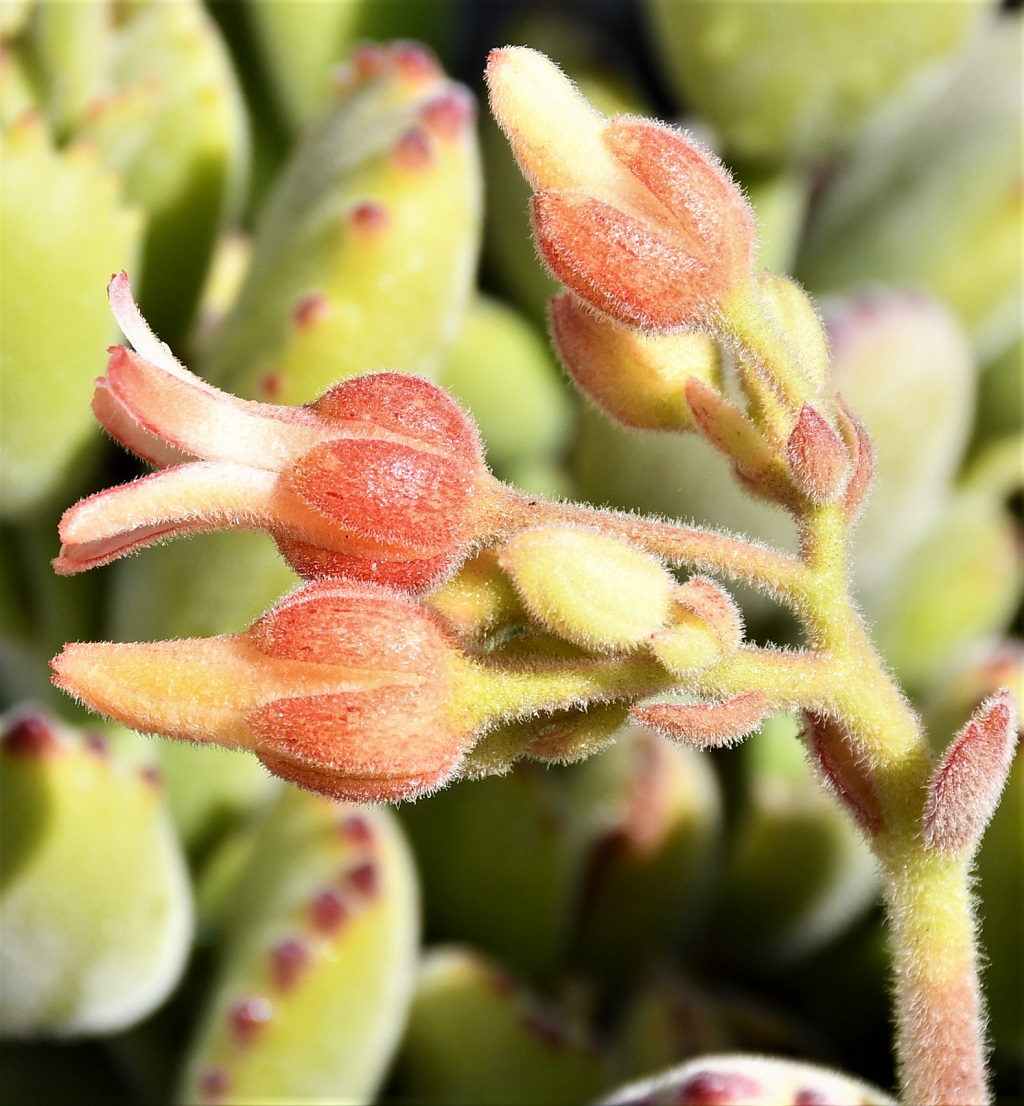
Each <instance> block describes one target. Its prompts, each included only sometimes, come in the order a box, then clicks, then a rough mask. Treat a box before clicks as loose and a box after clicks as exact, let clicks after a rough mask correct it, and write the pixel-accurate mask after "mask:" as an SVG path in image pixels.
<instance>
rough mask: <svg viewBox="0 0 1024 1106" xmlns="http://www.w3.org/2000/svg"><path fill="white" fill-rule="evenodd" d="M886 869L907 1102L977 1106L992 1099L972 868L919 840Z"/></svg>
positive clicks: (899, 1050)
mask: <svg viewBox="0 0 1024 1106" xmlns="http://www.w3.org/2000/svg"><path fill="white" fill-rule="evenodd" d="M884 863H885V868H886V871H885V876H886V883H885V899H886V906H887V909H888V915H889V924H890V927H891V928H890V939H891V943H892V947H893V954H894V988H895V1003H896V1059H897V1066H898V1070H899V1078H900V1086H901V1092H902V1095H901V1096H902V1099H903V1101H904V1102H907V1103H914V1104H915V1106H916V1104H921V1106H931V1104H943V1106H947V1104H949V1106H957V1104H964V1106H967V1104H972V1106H980V1104H984V1103H986V1102H988V1101H989V1094H988V1089H987V1087H986V1079H985V1049H984V1041H983V1038H982V1032H981V1029H982V1025H983V1023H984V1016H983V1010H982V998H981V989H980V986H979V981H978V964H977V953H976V951H975V941H976V932H975V930H976V926H975V922H974V911H973V904H972V902H971V894H970V891H969V882H970V871H969V868H970V863H969V861H968V860H967V859H965V858H964V857H963V856H962V855H958V854H950V853H942V852H938V851H933V850H925V849H924V848H923V847H922V846H921V845H920V843H919V841H917V842H914V843H912V847H910V848H908V849H904V850H900V851H896V850H893V852H892V854H891V855H889V856H887V857H885V860H884Z"/></svg>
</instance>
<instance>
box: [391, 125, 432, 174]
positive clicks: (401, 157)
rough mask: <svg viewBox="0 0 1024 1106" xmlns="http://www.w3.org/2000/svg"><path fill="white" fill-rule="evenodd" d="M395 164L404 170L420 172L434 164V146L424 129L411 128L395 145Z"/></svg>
mask: <svg viewBox="0 0 1024 1106" xmlns="http://www.w3.org/2000/svg"><path fill="white" fill-rule="evenodd" d="M394 158H395V163H396V164H397V165H398V166H399V167H400V168H402V169H408V170H410V171H412V172H418V171H419V170H421V169H429V168H430V166H431V165H433V164H434V146H433V143H432V142H431V140H430V135H429V134H428V133H427V132H426V131H425V130H424V129H423V128H422V127H410V128H409V129H408V130H407V131H406V132H405V134H403V135H402V136H401V138H399V140H398V141H397V142H396V143H395V148H394Z"/></svg>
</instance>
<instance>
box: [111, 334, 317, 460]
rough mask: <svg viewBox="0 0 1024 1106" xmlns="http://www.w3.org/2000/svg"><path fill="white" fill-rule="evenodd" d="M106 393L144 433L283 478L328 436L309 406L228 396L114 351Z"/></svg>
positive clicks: (194, 379) (205, 457)
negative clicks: (285, 470)
mask: <svg viewBox="0 0 1024 1106" xmlns="http://www.w3.org/2000/svg"><path fill="white" fill-rule="evenodd" d="M105 380H106V386H107V387H108V388H109V389H110V391H111V393H112V394H113V396H114V397H116V399H117V401H118V402H119V403H120V405H121V406H122V407H123V408H124V410H125V411H126V412H127V413H128V414H129V415H130V416H131V417H132V418H133V419H135V420H136V422H138V424H139V425H140V426H141V428H142V429H143V430H144V431H148V432H149V433H150V434H151V435H153V436H156V437H158V438H162V439H163V440H164V441H166V442H168V443H169V444H170V445H172V446H174V447H176V448H177V449H179V450H181V451H182V452H184V453H187V454H191V455H192V456H195V457H200V458H202V459H203V460H206V461H219V462H225V463H228V464H240V465H248V466H250V467H252V468H260V469H268V470H271V471H275V472H276V471H280V470H281V469H282V468H285V467H287V466H288V465H289V464H291V463H292V462H293V461H294V460H296V459H297V458H298V457H300V456H301V455H302V454H304V453H307V452H308V451H309V450H310V449H312V448H313V446H315V445H316V444H317V443H319V442H321V441H323V440H324V439H325V438H327V437H329V436H331V432H330V430H329V429H328V427H327V426H326V425H325V423H324V421H323V420H322V419H320V418H318V417H317V415H315V414H314V413H313V412H312V411H310V410H309V409H307V408H304V407H279V406H277V405H274V404H269V403H255V402H251V401H247V400H243V399H238V398H236V397H235V396H232V395H228V393H227V392H222V391H220V390H218V389H216V388H211V387H210V386H209V385H207V384H204V383H203V382H202V381H201V380H199V378H198V377H191V376H189V377H183V376H180V375H176V374H171V373H168V372H165V371H163V369H162V368H160V367H158V366H156V365H154V364H152V363H150V362H149V361H147V360H145V359H143V358H141V357H139V356H137V355H135V354H133V353H130V352H129V351H128V350H126V349H124V347H123V346H118V347H115V349H114V350H112V351H111V356H110V363H109V364H108V366H107V375H106V377H105Z"/></svg>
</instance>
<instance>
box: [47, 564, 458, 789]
mask: <svg viewBox="0 0 1024 1106" xmlns="http://www.w3.org/2000/svg"><path fill="white" fill-rule="evenodd" d="M463 664H464V662H463V658H462V654H461V653H460V652H459V651H458V649H457V648H456V647H455V646H454V644H453V643H452V641H451V639H450V638H449V636H448V634H447V632H446V631H445V630H443V629H442V627H441V626H440V624H439V622H438V621H437V620H436V619H435V618H433V617H432V616H431V615H430V614H429V613H428V612H427V611H426V610H425V609H424V608H423V607H422V606H421V605H419V604H417V603H416V602H414V601H413V600H411V599H409V598H407V597H406V596H403V595H401V594H400V593H398V592H395V591H393V590H390V589H387V588H383V587H380V586H377V585H374V584H364V583H355V582H346V581H339V580H322V581H315V582H312V583H308V584H305V585H304V586H303V587H301V588H299V589H298V590H297V591H295V592H293V593H292V594H291V595H289V596H287V597H286V598H285V599H283V600H281V601H280V602H279V603H278V604H276V605H275V606H274V607H272V608H271V609H270V610H269V611H268V612H267V613H266V614H264V615H263V616H261V617H260V618H259V619H257V620H256V621H255V622H254V623H253V624H252V626H250V627H249V629H248V630H246V631H244V632H243V633H240V634H232V635H221V636H218V637H212V638H196V639H191V640H182V641H165V642H156V643H145V644H143V643H132V644H119V643H111V642H100V643H76V644H69V645H67V646H66V647H65V649H64V652H62V653H61V654H59V655H58V656H57V657H56V658H54V660H53V662H52V667H53V669H54V673H55V674H54V677H53V682H54V683H55V684H56V685H57V686H58V687H59V688H61V689H62V690H63V691H66V692H68V693H69V694H71V695H73V696H75V697H76V698H78V699H80V700H82V701H83V702H84V703H86V704H87V705H88V706H89V707H91V708H92V709H94V710H97V711H100V712H102V713H104V714H108V715H110V716H111V717H113V718H116V719H117V720H118V721H120V722H123V723H124V724H126V725H128V726H131V727H132V728H134V729H138V730H142V731H145V732H149V733H158V734H163V735H165V736H168V737H172V738H178V739H181V740H188V741H198V742H206V743H212V744H217V745H224V746H227V747H229V748H242V749H248V750H249V751H251V752H253V753H255V755H256V756H257V757H259V759H260V760H261V761H262V762H263V763H264V764H265V765H266V767H267V768H269V769H270V771H271V772H273V773H274V774H275V775H277V776H280V777H281V778H282V779H285V780H288V781H290V782H292V783H295V784H298V785H299V786H300V787H304V788H307V789H308V790H311V791H315V792H318V793H320V794H323V795H327V796H330V797H331V798H335V799H347V800H353V801H359V802H363V801H368V802H384V801H395V800H399V799H406V798H412V797H415V796H417V795H421V794H424V793H426V792H428V791H432V790H434V789H435V788H437V787H438V786H440V785H441V784H443V783H444V782H445V781H446V780H447V779H448V778H449V777H450V776H451V775H452V774H453V773H455V772H456V771H457V769H458V766H459V764H460V762H461V760H462V758H463V756H464V754H465V752H466V751H467V750H468V749H469V748H470V747H471V746H472V744H473V742H474V741H475V729H474V726H472V725H470V724H468V723H467V722H466V721H465V720H464V718H462V717H460V716H459V714H458V712H457V710H456V709H455V708H453V707H452V706H451V705H450V700H451V698H452V692H453V688H454V686H455V684H456V683H457V682H458V680H459V676H460V674H461V672H462V669H463Z"/></svg>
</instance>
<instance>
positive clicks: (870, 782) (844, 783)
mask: <svg viewBox="0 0 1024 1106" xmlns="http://www.w3.org/2000/svg"><path fill="white" fill-rule="evenodd" d="M804 719H805V721H806V729H805V731H804V741H805V743H806V745H807V749H808V752H809V753H810V754H811V757H812V758H813V761H814V762H815V763H816V764H817V766H818V768H819V770H820V772H821V774H822V776H823V777H824V780H825V782H826V783H827V784H828V786H829V787H831V789H832V790H833V791H834V792H835V793H836V795H837V796H838V798H839V800H840V801H841V802H842V803H843V805H844V806H846V807H847V808H848V809H849V811H850V812H851V813H852V814H853V816H854V817H855V818H856V819H857V821H858V822H859V823H860V826H861V829H863V830H864V832H865V833H866V834H868V836H869V837H874V836H875V835H876V834H877V833H878V832H879V831H880V830H881V829H882V808H881V804H880V803H879V800H878V792H877V788H876V786H875V782H874V779H873V778H872V776H871V772H870V769H869V768H868V766H867V764H866V763H865V762H864V760H863V759H862V758H861V756H859V755H858V753H857V749H856V745H855V744H854V742H853V740H852V738H851V737H850V735H849V733H848V732H847V730H846V728H845V727H844V726H843V725H842V723H840V722H839V721H838V720H837V719H835V718H831V717H829V716H828V715H825V714H818V713H816V712H813V711H805V712H804Z"/></svg>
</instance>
